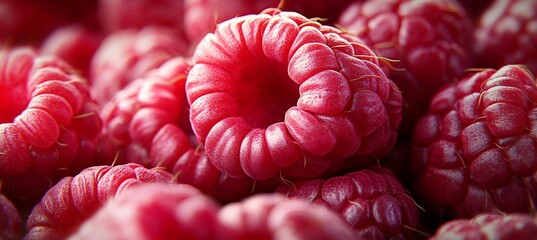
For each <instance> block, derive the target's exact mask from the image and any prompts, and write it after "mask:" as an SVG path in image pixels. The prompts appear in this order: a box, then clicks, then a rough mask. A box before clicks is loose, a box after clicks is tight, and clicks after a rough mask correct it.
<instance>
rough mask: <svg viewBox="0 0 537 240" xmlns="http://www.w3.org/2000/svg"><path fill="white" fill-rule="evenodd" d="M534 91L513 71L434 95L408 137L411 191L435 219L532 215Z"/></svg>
mask: <svg viewBox="0 0 537 240" xmlns="http://www.w3.org/2000/svg"><path fill="white" fill-rule="evenodd" d="M536 103H537V85H536V81H535V78H534V76H533V75H532V74H531V73H530V72H529V71H528V70H527V69H526V68H524V67H521V66H519V65H506V66H504V67H502V68H500V69H498V70H495V69H484V70H482V71H480V72H477V73H473V74H471V75H469V76H467V77H465V78H463V79H461V81H459V82H458V83H457V84H451V85H448V86H446V87H445V88H443V89H442V90H441V91H439V92H438V93H437V94H436V95H435V96H434V97H433V99H432V101H431V104H430V109H429V111H428V112H427V113H426V115H424V116H423V117H422V118H421V119H420V120H419V121H418V123H417V125H416V128H415V129H414V133H413V140H412V149H411V155H412V156H411V161H412V162H411V163H412V164H411V168H412V171H413V173H412V174H413V176H415V181H414V186H413V190H414V192H415V193H416V196H417V197H418V198H419V199H420V201H422V203H423V206H424V207H426V208H427V209H428V210H429V212H430V213H432V214H433V215H435V217H437V218H440V219H441V220H446V219H451V218H469V217H473V216H475V215H476V214H479V213H482V212H490V211H498V212H503V213H512V212H524V213H528V212H530V211H534V207H535V202H536V200H537V191H536V189H537V182H536V178H535V176H536V172H537V106H536Z"/></svg>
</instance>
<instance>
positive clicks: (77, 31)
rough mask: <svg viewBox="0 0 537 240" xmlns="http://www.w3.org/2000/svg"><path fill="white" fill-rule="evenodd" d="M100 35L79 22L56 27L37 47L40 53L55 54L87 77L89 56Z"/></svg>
mask: <svg viewBox="0 0 537 240" xmlns="http://www.w3.org/2000/svg"><path fill="white" fill-rule="evenodd" d="M102 38H103V37H102V36H101V35H100V34H99V33H97V32H94V31H92V30H90V29H88V28H87V27H84V26H83V25H81V24H73V25H69V26H65V27H62V28H58V29H56V30H55V31H54V32H52V33H51V34H50V35H48V36H47V38H46V39H45V41H44V42H43V44H42V45H41V47H40V49H39V54H40V55H56V56H58V57H59V58H61V59H63V60H65V61H66V62H67V63H69V64H70V65H71V66H73V67H74V68H75V69H77V70H78V71H79V72H80V74H81V75H82V76H84V77H85V78H88V77H89V65H90V61H91V58H92V57H93V54H94V53H95V51H97V48H99V45H100V44H101V41H102Z"/></svg>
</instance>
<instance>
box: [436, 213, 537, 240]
mask: <svg viewBox="0 0 537 240" xmlns="http://www.w3.org/2000/svg"><path fill="white" fill-rule="evenodd" d="M535 236H537V219H536V218H535V217H532V216H530V215H527V214H520V213H511V214H499V213H482V214H479V215H477V216H475V217H473V218H471V219H457V220H451V221H449V222H447V223H444V224H443V225H442V226H440V227H439V228H438V229H437V230H436V232H435V234H434V235H433V236H432V237H431V238H430V239H431V240H448V239H498V240H508V239H535Z"/></svg>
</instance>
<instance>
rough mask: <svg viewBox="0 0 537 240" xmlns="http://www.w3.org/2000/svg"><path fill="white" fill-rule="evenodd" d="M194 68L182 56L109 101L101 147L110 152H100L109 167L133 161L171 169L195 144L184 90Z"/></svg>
mask: <svg viewBox="0 0 537 240" xmlns="http://www.w3.org/2000/svg"><path fill="white" fill-rule="evenodd" d="M189 67H190V66H189V64H188V63H187V60H186V59H184V58H182V57H176V58H173V59H170V60H168V61H166V62H165V63H163V64H162V66H161V67H159V68H156V69H154V70H152V71H151V72H150V73H148V75H147V76H145V77H143V78H139V79H137V80H135V81H133V82H130V83H129V84H127V85H126V86H125V87H124V88H123V89H121V90H119V91H118V92H117V93H116V94H115V96H114V97H113V98H112V99H111V100H110V101H108V102H106V104H105V105H104V106H103V110H102V111H101V116H102V119H103V131H102V133H101V136H100V137H101V139H100V143H99V144H100V145H102V146H103V147H101V148H102V149H108V150H107V151H101V157H103V160H104V161H105V163H107V164H110V163H112V161H116V162H118V163H125V162H127V161H128V162H134V163H138V164H141V165H144V166H147V167H156V166H159V167H162V168H164V169H167V170H168V171H170V170H171V168H172V167H173V165H174V163H175V161H176V160H177V158H179V156H181V155H182V154H184V153H185V152H186V151H187V150H189V149H191V148H194V147H195V146H196V145H195V142H193V141H191V140H190V137H189V135H191V132H192V130H191V128H190V124H189V123H188V109H187V108H188V105H187V102H186V96H185V90H184V89H185V80H186V75H187V72H188V69H189ZM103 87H104V85H103ZM104 146H107V147H104ZM116 155H117V156H116Z"/></svg>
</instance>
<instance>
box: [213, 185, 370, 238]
mask: <svg viewBox="0 0 537 240" xmlns="http://www.w3.org/2000/svg"><path fill="white" fill-rule="evenodd" d="M217 217H218V221H219V222H220V226H221V227H220V228H219V229H218V230H217V231H216V232H217V233H218V234H217V236H218V238H217V239H222V240H223V239H240V240H243V239H244V240H246V239H281V240H283V239H360V238H359V237H356V236H355V235H354V234H353V232H352V230H351V228H350V227H349V226H348V225H347V224H346V223H345V222H344V221H343V220H342V219H341V218H340V217H339V216H338V215H337V214H336V213H335V212H333V211H331V210H329V209H327V208H324V207H322V206H316V205H313V204H311V203H309V202H307V201H305V200H301V199H289V198H286V197H285V196H283V195H281V194H276V193H272V194H258V195H255V196H251V197H248V198H246V199H244V200H242V201H240V202H235V203H230V204H228V205H225V206H223V207H222V208H221V209H220V211H219V212H218V216H217Z"/></svg>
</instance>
